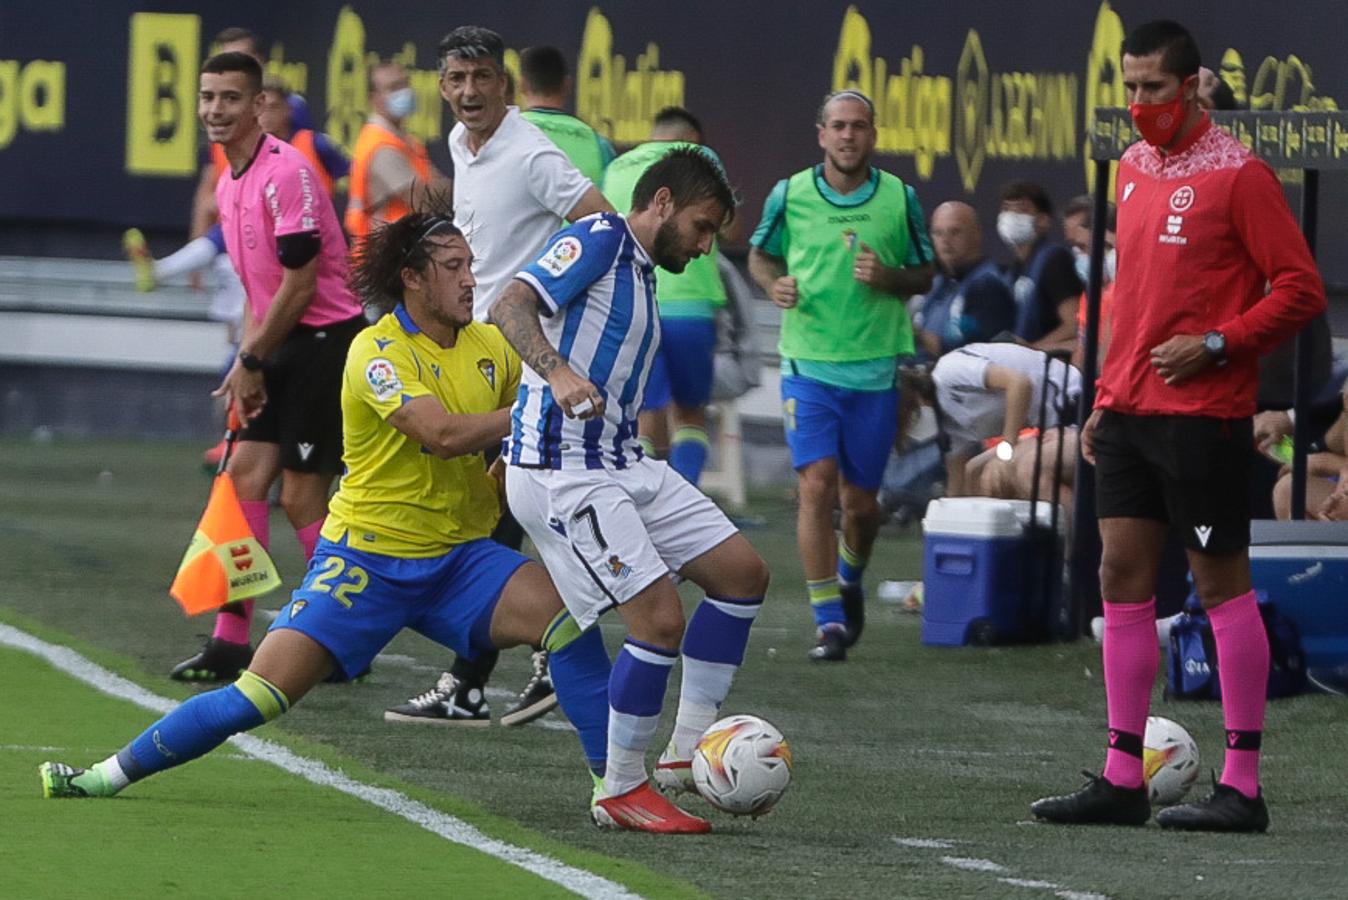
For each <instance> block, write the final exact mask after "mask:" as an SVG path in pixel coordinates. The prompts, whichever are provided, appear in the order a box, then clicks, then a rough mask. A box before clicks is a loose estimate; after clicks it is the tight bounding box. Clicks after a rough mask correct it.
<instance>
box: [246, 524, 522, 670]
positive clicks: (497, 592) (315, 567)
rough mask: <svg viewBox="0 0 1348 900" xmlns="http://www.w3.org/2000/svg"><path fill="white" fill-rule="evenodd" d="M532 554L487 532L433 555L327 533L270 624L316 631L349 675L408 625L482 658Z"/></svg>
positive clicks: (458, 650) (365, 665)
mask: <svg viewBox="0 0 1348 900" xmlns="http://www.w3.org/2000/svg"><path fill="white" fill-rule="evenodd" d="M528 561H529V560H528V558H527V557H525V556H522V555H521V554H519V553H516V552H515V551H514V550H511V549H509V548H508V547H505V546H502V545H501V544H498V543H496V542H495V541H492V540H488V539H486V538H483V539H481V540H476V541H469V542H468V543H466V544H459V545H458V546H457V547H454V548H453V549H452V550H450V551H449V552H448V553H446V554H444V555H443V556H432V557H428V558H425V559H404V558H401V557H396V556H385V555H383V554H379V553H365V552H363V551H360V550H357V549H355V548H354V547H347V546H344V545H342V544H338V543H334V542H332V541H329V540H327V539H326V538H324V539H322V540H320V541H319V542H318V547H317V548H315V550H314V557H313V559H312V560H311V561H310V563H309V571H308V572H307V573H306V574H305V576H304V583H303V584H301V585H300V586H299V588H298V589H297V590H296V591H295V593H294V594H292V595H291V599H290V602H289V603H288V604H286V606H285V608H284V609H282V610H281V612H280V613H279V614H278V615H277V616H276V621H274V622H272V624H271V629H268V630H272V629H276V628H292V629H294V630H295V631H298V632H301V633H302V634H306V635H308V636H309V637H311V638H313V639H314V640H315V641H317V642H318V643H320V644H322V645H323V647H324V648H326V649H327V651H328V652H329V653H331V654H332V655H333V657H334V658H335V659H336V660H337V669H338V671H339V673H340V674H341V675H343V676H344V677H346V678H348V679H349V678H353V677H355V676H356V675H359V674H360V673H361V672H363V671H364V670H365V669H366V668H368V667H369V665H370V663H371V661H373V660H374V658H375V656H376V655H377V654H378V653H379V651H380V650H383V649H384V647H385V646H386V645H387V644H388V642H389V641H391V640H393V638H394V636H395V635H397V633H398V632H399V631H401V630H402V629H404V628H410V629H412V630H413V631H416V632H418V633H420V634H423V635H425V636H426V637H428V638H430V639H431V640H433V641H435V642H436V643H438V644H441V645H443V646H445V647H448V648H449V649H451V650H453V651H454V652H456V653H458V654H461V655H462V656H465V657H468V658H470V659H472V658H476V657H477V656H478V655H479V654H481V653H483V652H485V651H487V650H492V649H495V647H494V645H493V644H492V642H491V617H492V614H493V613H494V612H495V611H496V602H497V600H499V599H500V597H501V591H502V590H504V588H505V586H506V582H507V581H509V580H510V576H512V575H514V574H515V571H516V570H517V569H519V567H520V566H522V565H524V564H525V563H526V562H528Z"/></svg>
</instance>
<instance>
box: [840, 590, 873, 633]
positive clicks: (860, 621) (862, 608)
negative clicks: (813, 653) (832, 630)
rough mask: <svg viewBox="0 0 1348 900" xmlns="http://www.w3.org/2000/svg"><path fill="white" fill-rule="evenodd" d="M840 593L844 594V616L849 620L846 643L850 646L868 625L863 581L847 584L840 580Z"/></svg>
mask: <svg viewBox="0 0 1348 900" xmlns="http://www.w3.org/2000/svg"><path fill="white" fill-rule="evenodd" d="M838 593H839V594H841V595H842V608H843V618H844V619H846V620H847V633H846V635H845V641H844V643H845V645H846V646H848V647H850V646H852V645H853V644H855V643H856V642H857V641H858V640H859V639H860V638H861V632H862V630H863V629H865V627H866V591H865V589H864V588H862V586H861V582H859V581H858V582H857V583H856V584H845V583H843V582H841V581H840V582H838Z"/></svg>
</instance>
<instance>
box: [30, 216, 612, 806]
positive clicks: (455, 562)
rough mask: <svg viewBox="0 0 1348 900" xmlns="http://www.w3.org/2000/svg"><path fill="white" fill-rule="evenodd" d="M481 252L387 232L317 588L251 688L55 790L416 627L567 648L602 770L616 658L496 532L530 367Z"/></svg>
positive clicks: (54, 782)
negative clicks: (490, 304)
mask: <svg viewBox="0 0 1348 900" xmlns="http://www.w3.org/2000/svg"><path fill="white" fill-rule="evenodd" d="M472 259H473V257H472V251H471V250H470V249H469V247H468V244H467V243H466V241H465V240H464V237H463V234H462V233H461V232H460V231H459V229H458V228H456V227H455V226H454V224H453V223H452V222H451V221H450V220H449V219H448V218H445V217H442V216H438V215H431V214H424V213H413V214H411V215H408V216H405V217H404V218H402V219H400V220H398V221H397V222H394V223H392V224H389V225H387V226H385V227H383V228H380V229H378V230H376V231H375V232H373V233H372V235H371V236H370V237H369V238H368V240H367V241H366V243H365V244H364V245H363V246H362V248H361V251H360V252H359V253H358V254H357V256H356V260H357V263H356V266H355V269H354V272H353V282H354V286H355V287H356V289H357V290H358V292H359V293H360V294H361V297H362V300H363V301H364V302H365V303H366V305H367V306H371V307H374V308H377V309H379V310H380V311H383V312H385V315H384V316H383V318H381V319H380V320H379V321H378V322H377V323H376V324H374V325H373V326H371V327H370V328H368V329H366V330H365V331H363V332H362V333H361V334H359V335H358V336H357V337H356V339H355V341H354V342H353V343H352V345H351V350H350V354H349V356H348V358H347V362H346V368H345V372H344V376H343V377H344V380H343V384H342V419H343V426H342V430H343V438H344V447H345V452H344V454H343V462H344V463H345V465H346V468H347V472H346V474H345V475H344V476H343V478H342V481H341V486H340V488H339V489H338V491H337V494H336V496H334V497H333V498H332V502H331V507H330V512H329V515H328V519H327V522H326V523H325V524H324V526H323V534H322V540H321V541H320V542H319V545H318V548H317V550H316V552H315V554H314V557H313V562H312V563H311V565H310V567H309V571H308V574H307V575H306V577H305V579H304V583H303V584H302V585H301V586H300V588H299V589H298V590H297V591H295V593H294V595H293V597H292V598H291V601H290V603H289V604H288V605H287V606H286V607H285V608H284V609H283V610H282V611H281V613H280V614H279V615H278V616H277V618H276V621H275V622H274V623H273V624H272V627H271V629H270V631H268V633H267V636H266V638H265V639H264V640H263V641H262V644H261V645H260V646H259V647H258V650H257V653H256V655H255V656H254V657H253V661H252V663H251V664H250V665H249V667H248V669H247V670H246V671H245V672H244V673H243V674H242V675H241V676H240V677H239V679H238V681H236V682H234V683H233V684H231V685H229V686H228V687H224V688H221V689H220V690H216V691H211V692H209V693H205V694H200V695H198V696H196V697H194V698H192V699H191V700H189V701H187V702H186V703H184V704H183V705H182V706H179V707H178V708H177V709H175V710H174V711H173V712H171V713H169V714H168V715H167V716H165V717H164V718H163V719H160V720H159V721H158V722H156V723H155V724H154V725H152V726H150V728H148V729H147V730H146V731H145V732H144V733H143V734H141V735H140V736H139V737H137V738H136V739H135V740H133V741H132V742H131V743H129V744H127V745H126V747H124V748H123V749H122V750H121V751H119V752H118V753H117V754H116V755H114V756H111V757H109V758H108V759H106V760H104V761H103V762H101V763H98V764H96V765H95V766H93V767H91V768H90V769H88V770H84V769H78V768H74V767H72V766H69V765H66V764H64V763H53V762H48V763H43V764H42V766H41V767H40V769H39V771H40V774H41V776H42V786H43V793H44V794H45V795H46V796H48V797H89V796H111V795H112V794H115V793H117V792H118V791H120V790H121V789H122V788H124V787H125V786H126V785H128V784H130V783H131V782H133V781H138V780H140V779H142V778H145V777H146V776H148V775H152V774H154V773H155V772H158V771H160V770H161V769H166V768H170V767H172V766H176V765H180V764H182V763H184V762H187V761H188V760H191V759H196V758H197V757H199V756H201V755H203V754H205V753H207V752H209V751H210V750H212V749H214V748H215V747H217V746H219V745H220V744H221V743H223V742H224V741H225V740H226V739H227V738H229V737H230V736H231V735H233V734H236V733H238V732H241V731H245V730H247V729H249V728H253V727H256V726H258V725H261V724H262V723H263V722H266V721H269V720H271V719H273V718H275V717H277V716H279V715H280V714H281V713H284V712H285V711H286V710H287V709H289V708H290V706H291V704H293V703H295V702H297V701H298V700H299V699H300V698H301V697H303V696H304V695H305V694H306V693H308V691H309V690H310V689H311V688H312V687H314V685H316V684H318V683H319V682H321V681H323V680H324V679H325V678H327V677H328V676H329V675H336V676H337V677H338V678H350V677H352V676H354V675H356V674H357V673H359V672H361V671H362V670H364V669H365V667H366V666H368V665H369V664H370V661H371V660H372V659H373V658H374V656H375V654H376V653H378V652H379V651H380V650H381V649H383V647H384V646H385V645H386V644H387V643H388V642H389V641H390V640H392V638H393V637H394V635H396V634H397V633H398V632H399V631H400V630H402V629H403V628H411V629H413V630H414V631H418V632H420V633H421V634H424V635H425V636H426V637H429V638H431V639H432V640H434V641H437V642H439V643H440V644H443V645H444V646H446V647H449V648H451V649H453V650H454V651H456V652H457V653H459V654H462V655H464V656H466V657H469V658H472V657H476V656H477V655H479V654H481V653H486V652H490V651H492V650H497V649H504V648H507V647H513V646H515V645H517V644H539V645H542V646H544V647H546V648H547V649H548V650H549V651H550V652H551V654H552V673H553V678H554V681H555V684H556V688H557V694H558V698H559V700H560V702H561V706H562V709H563V711H564V712H565V713H566V714H567V716H568V717H570V719H571V721H572V723H574V724H575V726H576V729H577V730H578V731H579V732H580V739H581V744H582V746H583V748H584V750H585V755H586V757H587V759H588V760H589V764H590V768H591V771H592V772H593V773H594V774H595V775H596V777H599V776H602V774H603V772H604V766H605V759H606V739H607V731H608V680H609V673H610V664H609V659H608V655H607V653H606V652H605V650H604V644H603V641H602V640H601V639H600V636H599V632H598V629H594V628H592V629H590V630H588V631H586V632H584V633H582V632H581V631H580V629H579V628H578V627H577V626H576V623H575V622H574V620H572V619H571V617H570V615H569V614H568V613H566V612H565V610H564V609H563V608H562V601H561V598H560V597H559V596H558V594H557V590H556V588H554V587H553V584H552V581H551V579H550V578H549V577H548V573H547V572H546V571H545V570H544V569H543V567H542V566H540V565H539V564H538V563H535V562H532V561H530V560H529V559H527V558H525V557H524V556H521V555H520V554H519V553H518V552H516V551H514V550H510V549H508V548H506V547H504V546H502V545H501V544H498V543H495V542H494V541H492V540H490V539H488V537H487V536H488V535H489V534H490V533H491V531H492V528H493V527H494V526H495V525H496V520H497V518H498V517H499V516H500V493H499V487H498V485H499V482H498V480H497V479H496V477H494V475H493V473H491V472H489V471H488V469H487V466H486V464H485V462H484V458H483V451H485V450H487V449H488V448H490V447H494V446H496V445H498V444H499V443H500V441H501V440H502V438H504V437H505V436H506V435H507V434H508V433H509V431H510V406H511V404H512V402H513V401H514V399H515V389H516V386H517V384H518V382H519V379H520V360H519V357H517V356H516V355H515V353H514V351H513V350H511V349H510V347H509V345H508V344H507V343H506V341H505V339H504V338H503V337H502V336H501V335H500V333H499V332H498V331H497V330H496V328H495V327H493V326H490V325H483V324H480V323H476V322H474V321H473V288H474V285H475V284H476V282H475V280H474V278H473V274H472V270H471V264H472Z"/></svg>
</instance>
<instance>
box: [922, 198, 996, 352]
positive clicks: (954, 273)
mask: <svg viewBox="0 0 1348 900" xmlns="http://www.w3.org/2000/svg"><path fill="white" fill-rule="evenodd" d="M930 233H931V241H932V246H933V247H934V249H935V252H936V264H937V269H938V272H937V275H936V280H935V281H933V282H932V286H931V290H929V291H927V293H926V294H923V295H921V296H918V297H914V298H913V300H912V303H911V304H910V306H909V312H910V313H911V314H912V317H913V331H914V332H915V335H914V336H915V338H916V342H917V350H918V357H919V359H920V360H922V361H925V362H934V361H935V360H937V359H938V358H940V357H941V356H943V355H944V354H946V353H949V352H950V351H951V350H954V349H956V348H957V347H963V346H964V345H965V344H971V343H975V342H979V341H987V340H991V339H992V338H993V337H994V336H996V335H997V334H998V333H1000V332H1003V331H1010V330H1011V329H1013V328H1015V325H1016V301H1015V299H1014V298H1013V297H1012V296H1011V289H1010V287H1009V286H1008V285H1007V283H1006V281H1005V279H1004V278H1003V277H1002V274H1001V272H1000V271H998V269H997V266H996V264H995V263H994V262H993V261H992V260H991V259H989V258H988V257H987V256H986V254H984V252H983V233H982V231H981V229H980V228H979V226H978V213H976V212H974V208H973V207H972V206H970V205H969V204H967V203H960V202H959V201H955V200H952V201H949V202H947V203H942V204H941V205H940V206H938V207H936V209H935V211H934V212H932V214H931V229H930Z"/></svg>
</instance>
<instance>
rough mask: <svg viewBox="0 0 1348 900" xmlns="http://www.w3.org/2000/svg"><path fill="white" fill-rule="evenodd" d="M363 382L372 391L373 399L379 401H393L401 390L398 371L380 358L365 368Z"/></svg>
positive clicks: (391, 364) (401, 385) (401, 384)
mask: <svg viewBox="0 0 1348 900" xmlns="http://www.w3.org/2000/svg"><path fill="white" fill-rule="evenodd" d="M365 380H366V381H367V382H368V383H369V385H370V389H371V390H372V391H374V398H375V399H376V400H380V401H383V400H391V399H393V398H394V397H396V396H398V392H399V391H401V390H402V389H403V383H402V379H400V378H399V377H398V370H397V369H395V368H394V367H393V363H391V362H389V361H388V360H387V359H384V358H383V357H382V356H381V357H378V358H377V359H372V360H370V364H369V365H367V366H366V367H365Z"/></svg>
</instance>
